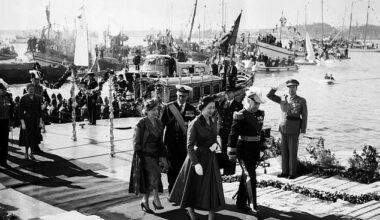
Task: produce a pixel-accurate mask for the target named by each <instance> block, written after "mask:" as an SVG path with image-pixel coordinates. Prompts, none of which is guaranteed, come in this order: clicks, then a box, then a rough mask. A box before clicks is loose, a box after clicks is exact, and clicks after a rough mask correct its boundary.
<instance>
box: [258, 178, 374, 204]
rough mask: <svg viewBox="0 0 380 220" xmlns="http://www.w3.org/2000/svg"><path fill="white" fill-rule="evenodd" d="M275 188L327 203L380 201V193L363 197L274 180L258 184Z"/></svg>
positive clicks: (363, 195) (262, 181)
mask: <svg viewBox="0 0 380 220" xmlns="http://www.w3.org/2000/svg"><path fill="white" fill-rule="evenodd" d="M269 186H270V187H274V188H278V189H282V190H285V191H292V192H296V193H300V194H302V195H305V196H308V197H311V198H318V199H322V200H326V201H333V202H336V201H337V200H338V199H341V200H344V201H347V202H350V203H353V204H363V203H366V202H369V201H372V200H376V201H380V194H378V193H366V194H361V195H350V194H347V193H341V192H337V191H336V192H334V193H332V192H325V191H320V190H316V189H310V188H307V187H303V186H297V185H295V184H290V183H283V182H280V181H274V180H261V181H259V182H258V183H257V187H259V188H263V187H269Z"/></svg>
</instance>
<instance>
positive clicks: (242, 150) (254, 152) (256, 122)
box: [228, 109, 265, 209]
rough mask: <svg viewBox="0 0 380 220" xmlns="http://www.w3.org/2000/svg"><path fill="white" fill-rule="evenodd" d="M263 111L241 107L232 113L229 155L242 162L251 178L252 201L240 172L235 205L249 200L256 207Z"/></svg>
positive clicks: (263, 139)
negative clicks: (257, 171) (252, 110)
mask: <svg viewBox="0 0 380 220" xmlns="http://www.w3.org/2000/svg"><path fill="white" fill-rule="evenodd" d="M263 121H264V111H261V110H257V111H256V112H250V111H248V110H246V109H242V110H240V111H239V112H235V113H234V119H233V121H232V127H231V132H230V135H229V139H228V147H229V149H228V152H229V156H232V155H236V156H237V158H238V160H239V163H240V165H243V164H244V167H242V169H243V170H246V171H247V172H248V175H249V177H250V179H251V187H252V194H253V198H252V199H253V201H249V197H248V195H247V189H246V183H245V181H246V178H245V176H244V174H242V178H241V180H240V184H239V190H238V193H237V201H236V205H237V206H238V207H245V206H247V203H249V202H251V203H252V204H253V207H254V208H255V209H257V201H256V165H257V163H258V161H259V159H260V150H261V149H262V146H263V143H264V142H265V136H264V132H263V131H262V128H263Z"/></svg>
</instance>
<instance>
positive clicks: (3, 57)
mask: <svg viewBox="0 0 380 220" xmlns="http://www.w3.org/2000/svg"><path fill="white" fill-rule="evenodd" d="M16 57H17V54H0V60H11V59H14V58H16Z"/></svg>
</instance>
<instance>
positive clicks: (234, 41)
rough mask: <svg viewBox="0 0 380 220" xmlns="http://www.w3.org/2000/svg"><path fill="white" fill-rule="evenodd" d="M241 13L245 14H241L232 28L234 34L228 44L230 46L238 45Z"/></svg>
mask: <svg viewBox="0 0 380 220" xmlns="http://www.w3.org/2000/svg"><path fill="white" fill-rule="evenodd" d="M241 13H243V12H240V14H239V16H238V17H237V18H236V20H235V24H234V26H232V30H231V31H232V33H231V36H230V39H229V42H228V43H229V44H230V45H235V43H236V38H237V34H238V31H239V25H240V18H241Z"/></svg>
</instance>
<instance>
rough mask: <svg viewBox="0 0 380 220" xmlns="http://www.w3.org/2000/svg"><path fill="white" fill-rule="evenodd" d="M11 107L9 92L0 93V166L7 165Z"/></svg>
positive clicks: (11, 117) (11, 118)
mask: <svg viewBox="0 0 380 220" xmlns="http://www.w3.org/2000/svg"><path fill="white" fill-rule="evenodd" d="M0 86H1V85H0ZM13 108H14V106H13V102H12V97H11V95H10V94H9V93H5V94H4V95H0V166H7V156H8V141H9V127H10V126H11V124H12V121H13Z"/></svg>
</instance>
